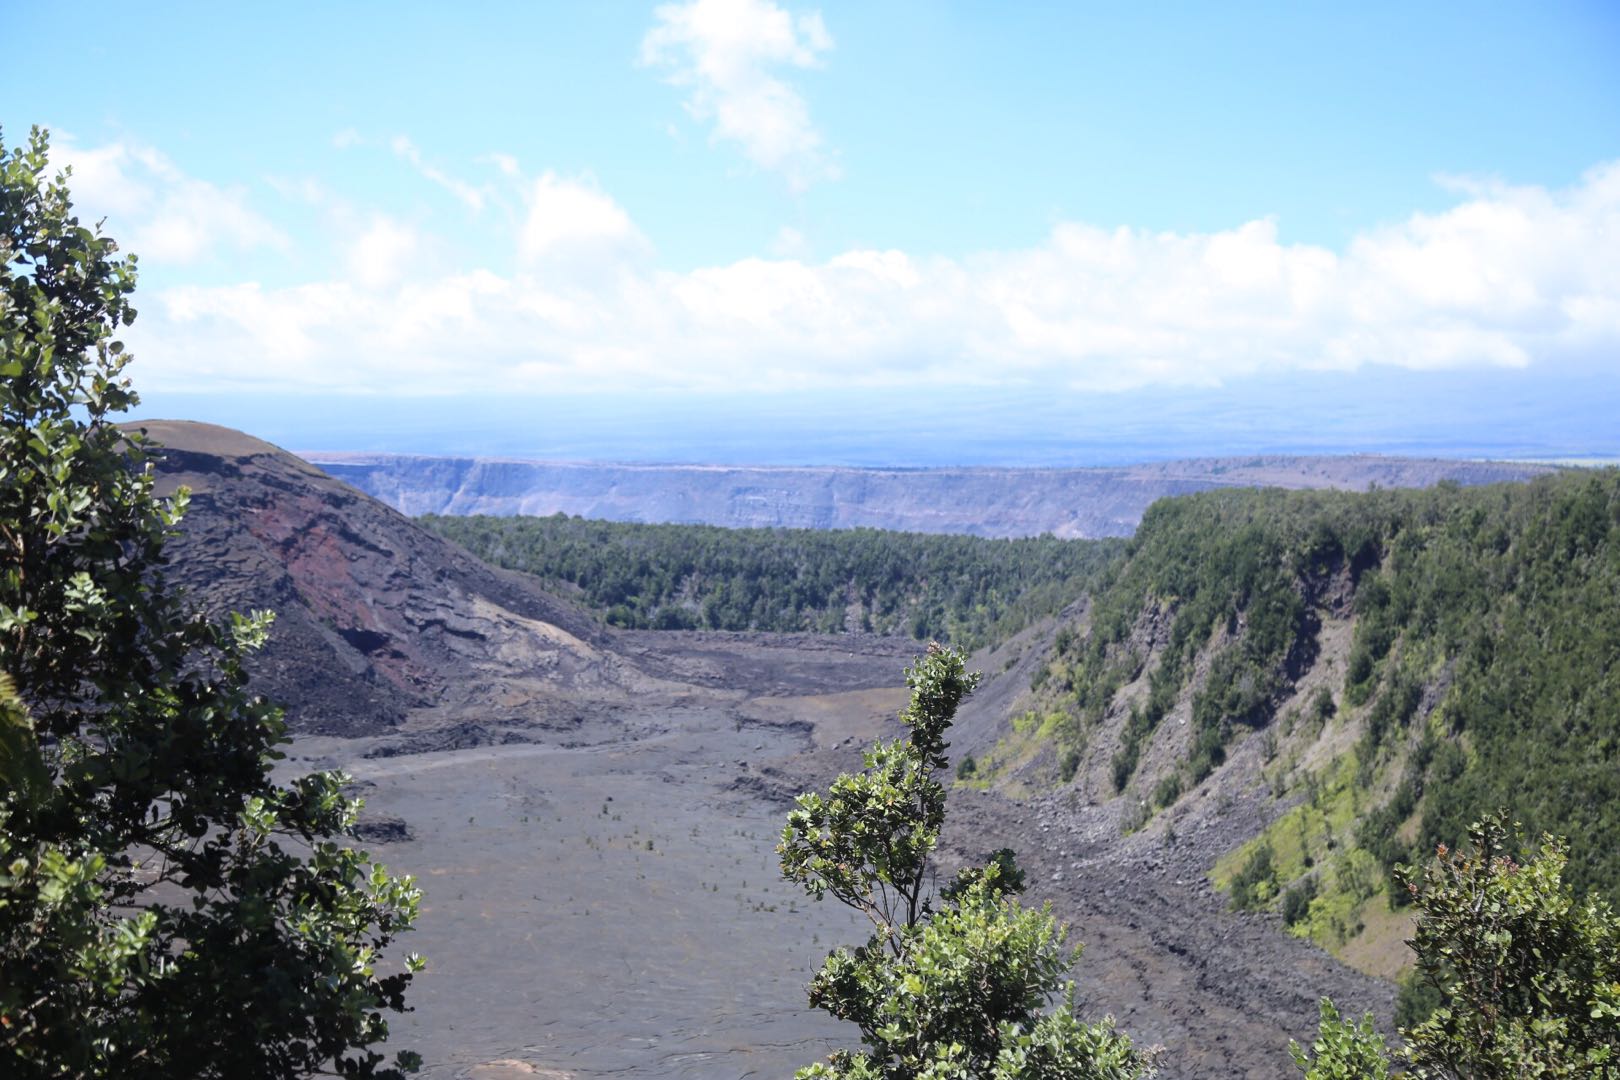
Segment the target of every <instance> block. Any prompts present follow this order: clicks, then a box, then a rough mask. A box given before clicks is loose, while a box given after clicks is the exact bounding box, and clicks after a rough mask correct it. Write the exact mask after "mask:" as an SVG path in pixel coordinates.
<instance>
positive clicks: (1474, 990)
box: [1294, 816, 1620, 1080]
mask: <svg viewBox="0 0 1620 1080" xmlns="http://www.w3.org/2000/svg"><path fill="white" fill-rule="evenodd" d="M1511 843H1512V833H1511V830H1510V829H1509V828H1508V826H1507V825H1506V823H1505V819H1504V818H1502V817H1501V816H1493V817H1487V818H1485V819H1484V820H1482V821H1480V822H1476V823H1475V824H1474V825H1473V826H1472V827H1471V828H1470V830H1469V844H1468V846H1467V848H1466V849H1464V850H1462V851H1451V850H1450V849H1448V848H1446V847H1444V846H1442V847H1440V848H1439V849H1438V851H1437V854H1436V857H1435V858H1434V859H1433V860H1432V861H1431V862H1430V863H1429V864H1428V866H1427V867H1426V868H1425V869H1424V870H1423V871H1422V873H1421V874H1419V873H1418V872H1416V871H1413V870H1410V869H1403V871H1402V876H1403V878H1405V879H1406V883H1407V887H1408V889H1409V890H1410V893H1411V895H1412V898H1413V903H1414V905H1415V907H1416V910H1417V912H1418V919H1417V930H1416V932H1415V934H1414V936H1413V938H1412V941H1411V945H1412V948H1413V950H1414V951H1415V952H1416V954H1417V963H1418V976H1419V978H1420V980H1421V981H1422V982H1423V983H1424V984H1426V985H1427V986H1428V987H1429V988H1430V989H1431V991H1432V993H1433V995H1434V998H1435V1000H1436V1002H1437V1004H1436V1005H1435V1006H1434V1007H1432V1010H1431V1011H1429V1014H1428V1016H1427V1018H1426V1019H1423V1020H1420V1021H1419V1022H1417V1023H1415V1024H1413V1025H1412V1026H1410V1027H1408V1028H1406V1029H1404V1030H1403V1032H1402V1034H1403V1036H1404V1039H1405V1045H1404V1046H1403V1047H1402V1048H1401V1049H1400V1051H1399V1054H1400V1057H1401V1058H1402V1059H1403V1061H1404V1063H1405V1064H1406V1065H1409V1066H1410V1068H1411V1074H1412V1075H1416V1076H1419V1077H1431V1078H1446V1080H1510V1078H1512V1080H1517V1078H1520V1077H1532V1076H1533V1077H1548V1078H1558V1077H1570V1078H1573V1077H1582V1078H1588V1080H1613V1078H1615V1077H1620V919H1617V918H1616V917H1615V914H1614V911H1613V909H1612V908H1611V907H1610V906H1609V905H1608V904H1607V903H1606V902H1602V901H1597V900H1586V901H1581V900H1578V899H1577V898H1576V896H1575V893H1574V891H1573V890H1572V889H1571V888H1570V886H1569V885H1568V884H1567V883H1565V882H1564V880H1563V870H1564V867H1565V865H1566V861H1567V852H1566V848H1565V844H1564V842H1563V841H1562V840H1558V839H1554V838H1553V837H1550V836H1549V837H1544V838H1543V840H1542V845H1541V850H1540V851H1539V852H1538V853H1537V854H1536V855H1534V856H1533V857H1531V858H1529V859H1527V860H1521V859H1520V858H1517V857H1515V856H1514V855H1513V854H1512V853H1511V852H1510V844H1511ZM1313 1049H1314V1050H1315V1052H1316V1057H1315V1059H1314V1060H1312V1059H1311V1058H1310V1057H1309V1056H1308V1055H1306V1054H1304V1053H1303V1052H1301V1051H1300V1050H1299V1049H1298V1047H1295V1048H1294V1058H1295V1061H1296V1062H1298V1063H1299V1065H1300V1066H1301V1067H1302V1068H1303V1069H1305V1070H1306V1076H1307V1077H1308V1078H1317V1077H1360V1076H1384V1075H1386V1074H1387V1072H1388V1067H1389V1066H1388V1058H1387V1055H1386V1054H1385V1052H1384V1049H1383V1045H1382V1040H1381V1039H1380V1038H1378V1037H1377V1036H1376V1035H1375V1033H1374V1032H1373V1030H1372V1026H1371V1021H1370V1018H1369V1019H1368V1020H1364V1021H1363V1023H1362V1025H1361V1026H1360V1027H1359V1028H1356V1027H1353V1026H1351V1025H1348V1024H1344V1023H1342V1022H1340V1021H1339V1019H1338V1014H1337V1012H1336V1011H1335V1010H1334V1009H1333V1006H1332V1003H1331V1002H1328V1001H1324V1002H1323V1003H1322V1024H1321V1034H1320V1037H1319V1038H1318V1040H1317V1042H1316V1044H1315V1046H1314V1047H1313Z"/></svg>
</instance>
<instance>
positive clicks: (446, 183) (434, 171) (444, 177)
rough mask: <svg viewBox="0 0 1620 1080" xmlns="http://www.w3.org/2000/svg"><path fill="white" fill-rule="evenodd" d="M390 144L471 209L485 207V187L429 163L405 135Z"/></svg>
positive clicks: (414, 166) (397, 137)
mask: <svg viewBox="0 0 1620 1080" xmlns="http://www.w3.org/2000/svg"><path fill="white" fill-rule="evenodd" d="M388 145H389V146H390V147H391V148H392V149H393V151H394V154H395V156H396V157H398V158H400V159H401V160H402V161H405V162H407V163H408V164H409V165H410V166H411V168H413V169H415V170H416V171H417V172H418V173H420V174H421V176H422V178H423V179H425V180H429V181H432V182H433V183H435V184H438V185H439V186H440V187H442V188H444V190H446V191H448V192H449V193H450V194H452V195H454V196H455V197H456V198H457V199H460V200H461V201H462V202H463V203H465V204H466V206H467V208H468V209H469V210H472V211H473V212H474V213H476V212H478V211H480V210H482V209H483V208H484V198H485V195H486V192H485V191H484V189H482V188H480V187H476V186H474V185H472V184H469V183H467V182H466V181H465V180H459V179H457V178H456V177H454V176H451V175H450V174H449V173H446V172H445V171H444V170H442V169H439V168H437V167H436V166H433V165H430V164H428V163H427V162H426V161H425V160H423V158H422V151H421V150H419V149H418V148H417V146H416V144H415V143H413V142H412V141H411V140H410V139H408V138H406V137H405V136H404V135H395V136H394V137H393V139H392V140H390V142H389V144H388Z"/></svg>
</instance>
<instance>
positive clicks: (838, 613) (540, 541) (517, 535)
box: [419, 514, 1124, 649]
mask: <svg viewBox="0 0 1620 1080" xmlns="http://www.w3.org/2000/svg"><path fill="white" fill-rule="evenodd" d="M419 520H420V521H421V523H422V524H423V525H426V526H427V527H428V528H430V529H433V530H434V531H435V532H437V533H439V534H440V535H441V536H444V537H447V538H448V539H451V540H454V541H455V542H457V543H459V544H461V545H462V546H463V547H465V548H467V549H468V550H469V551H471V552H472V553H473V554H474V555H477V556H478V557H479V558H481V559H483V560H484V561H486V562H490V563H494V564H495V565H497V566H502V567H505V568H507V569H509V570H520V571H523V572H525V573H529V574H534V575H536V576H538V577H541V578H544V579H547V580H550V581H562V582H568V583H569V584H571V585H574V586H577V587H578V589H579V590H580V593H581V595H582V596H583V598H584V600H585V601H586V602H587V603H589V604H590V605H591V606H592V607H594V608H596V609H597V610H598V611H600V612H602V613H603V615H604V616H605V618H606V619H607V621H608V622H610V623H612V624H614V625H616V626H624V627H632V628H639V629H654V630H688V629H699V628H702V629H711V630H778V631H820V632H826V633H838V632H843V631H846V630H863V631H869V632H875V633H880V634H901V635H906V636H910V637H913V638H916V639H917V640H919V641H925V640H929V639H938V640H940V641H946V642H951V643H953V644H956V645H959V646H962V647H964V648H969V649H973V648H978V647H980V646H982V645H986V644H990V643H992V642H996V641H1000V640H1002V639H1004V638H1006V637H1009V636H1011V635H1012V634H1015V633H1017V632H1018V631H1019V630H1021V629H1023V628H1024V627H1025V626H1027V625H1029V624H1030V623H1031V622H1034V621H1035V620H1037V619H1040V618H1042V617H1044V616H1048V615H1055V614H1056V613H1057V612H1059V611H1060V610H1062V609H1063V607H1064V606H1065V605H1066V604H1068V603H1070V602H1071V601H1073V600H1074V599H1076V598H1077V597H1078V596H1080V595H1081V594H1082V593H1083V592H1084V591H1085V589H1086V588H1087V586H1088V585H1089V584H1090V583H1091V581H1092V580H1093V579H1094V577H1095V576H1096V575H1097V573H1099V572H1100V571H1101V570H1102V569H1103V568H1104V567H1105V566H1107V565H1108V564H1109V563H1110V562H1111V561H1112V560H1113V559H1114V558H1116V557H1117V556H1118V554H1119V553H1120V552H1121V551H1122V550H1123V547H1124V545H1123V543H1122V542H1120V541H1117V540H1059V539H1057V538H1055V537H1052V536H1039V537H1031V538H1026V539H1017V540H992V539H986V538H984V537H976V536H949V535H940V534H933V533H904V532H888V531H885V530H881V529H726V528H721V527H719V526H714V525H642V524H632V523H626V522H613V521H590V520H586V519H583V518H577V517H567V516H565V515H562V514H556V515H553V516H551V517H478V516H475V517H439V516H435V515H428V516H426V517H423V518H421V519H419Z"/></svg>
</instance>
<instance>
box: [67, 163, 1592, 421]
mask: <svg viewBox="0 0 1620 1080" xmlns="http://www.w3.org/2000/svg"><path fill="white" fill-rule="evenodd" d="M64 156H68V155H64ZM71 157H72V159H73V161H74V163H75V165H76V175H75V178H74V181H73V188H74V194H75V198H76V199H77V200H78V202H79V204H80V206H81V208H82V209H83V210H84V212H85V213H86V215H87V216H88V217H89V218H90V219H92V220H93V219H94V218H95V217H96V216H99V215H100V214H103V213H106V214H111V215H112V216H113V217H114V221H113V223H112V226H111V231H112V232H113V234H114V235H116V236H119V237H120V238H124V237H125V236H127V235H129V231H130V230H129V226H133V234H134V236H135V237H136V239H135V240H133V241H132V242H131V243H130V245H129V246H130V247H131V249H133V250H139V251H141V252H142V254H146V253H147V249H146V248H143V247H142V246H141V244H142V243H143V242H151V241H153V240H154V239H161V238H163V237H167V240H166V242H160V243H157V244H156V249H157V250H158V251H159V252H160V253H162V254H163V255H164V257H167V258H169V259H171V260H179V259H183V258H186V257H193V258H194V257H198V256H200V255H201V254H203V253H205V252H221V251H228V250H229V249H231V248H242V249H245V250H249V251H258V250H260V249H263V248H265V247H271V248H276V247H285V246H286V245H287V241H286V240H285V238H284V237H283V236H282V234H281V233H279V232H278V231H277V230H276V229H274V228H273V227H272V226H270V225H269V224H268V223H267V222H266V221H265V220H264V219H263V218H262V217H260V216H259V215H258V214H257V213H256V211H254V210H253V209H252V208H251V207H249V206H248V205H247V201H246V196H245V195H244V194H243V193H241V192H239V191H235V190H233V189H222V188H219V187H216V186H214V185H210V184H208V183H206V182H204V181H201V180H198V179H196V178H193V177H189V176H186V175H184V174H183V173H181V172H180V170H179V169H178V168H177V167H175V166H174V165H173V163H172V162H169V161H168V160H167V159H166V158H164V157H162V155H160V154H157V153H156V152H155V151H151V150H149V149H145V148H140V147H135V146H132V145H127V144H122V143H120V144H114V145H112V146H108V147H101V148H94V149H77V150H74V151H72V153H71ZM497 168H499V166H498V165H497ZM513 179H514V181H516V182H520V183H522V185H523V187H522V193H523V194H522V200H521V206H520V207H519V210H518V213H517V215H516V217H515V219H514V227H513V230H512V233H511V240H510V243H511V256H512V263H511V265H512V266H513V267H515V269H513V270H511V271H509V272H506V273H495V272H493V271H491V270H488V269H473V270H464V269H458V270H457V271H455V272H449V271H446V270H444V269H443V268H445V267H453V266H457V267H459V266H463V265H465V262H464V260H460V259H458V258H457V257H456V254H457V251H458V247H457V239H458V238H457V237H456V235H455V234H454V233H450V232H434V231H432V230H431V229H430V228H428V226H427V224H426V223H424V222H420V221H418V222H414V223H405V222H401V221H399V220H397V219H395V218H392V217H389V216H386V215H383V214H380V213H376V212H373V211H370V210H366V209H364V208H358V209H357V208H354V207H351V206H347V205H344V206H342V207H337V208H334V207H333V206H331V205H326V203H328V202H330V199H327V198H326V197H325V196H322V195H321V193H320V192H318V191H315V192H312V193H311V195H310V197H311V198H312V199H315V200H316V203H315V204H308V203H302V202H301V200H300V201H299V202H296V203H295V202H294V201H291V200H290V201H289V202H288V203H286V204H285V205H284V209H285V208H286V207H287V206H295V207H296V206H298V205H302V206H304V207H306V208H307V209H306V211H305V212H309V213H316V214H322V215H325V216H326V217H327V218H328V221H327V223H326V226H325V227H324V228H323V229H319V230H310V231H313V232H316V233H319V234H322V235H325V236H327V237H330V242H331V243H332V244H333V245H334V247H335V256H336V257H335V258H333V259H331V260H329V263H330V264H331V265H335V266H338V267H339V268H340V271H339V272H338V273H337V274H336V275H335V276H334V277H333V278H332V279H330V280H318V281H309V282H306V283H304V284H299V285H294V286H289V287H279V288H272V287H268V286H261V285H257V284H236V285H227V286H219V287H209V286H202V285H189V286H186V287H178V288H168V289H162V288H157V289H152V288H147V289H143V292H142V296H143V298H144V299H143V301H142V302H141V304H140V307H141V311H142V314H141V318H140V321H139V322H138V323H137V324H136V326H135V327H134V328H133V331H134V332H133V333H132V334H131V335H130V343H131V345H132V346H133V347H135V349H136V350H137V352H138V353H139V354H140V365H139V368H138V370H137V377H138V379H139V380H140V382H141V384H142V385H143V386H152V387H153V388H180V387H183V388H188V389H197V388H207V387H214V388H224V387H261V388H277V389H304V390H311V391H315V390H365V391H371V392H384V393H412V394H431V393H442V392H452V391H466V390H484V391H488V390H491V389H493V388H499V389H500V390H501V391H502V392H505V393H534V392H548V391H558V390H590V389H598V388H614V389H616V388H620V387H622V386H624V385H625V384H626V383H630V382H633V383H634V384H635V385H638V386H647V387H654V386H656V387H669V388H675V389H681V388H712V389H726V390H740V391H746V390H757V391H765V390H782V389H791V388H797V387H828V388H833V387H838V388H856V387H863V386H864V387H893V388H905V387H912V386H916V385H919V383H920V382H921V381H922V380H927V381H928V382H929V383H930V384H932V385H941V386H943V385H957V386H976V385H1020V386H1027V387H1034V388H1038V389H1042V390H1048V389H1049V390H1050V391H1051V392H1054V393H1056V392H1061V391H1062V390H1063V389H1064V388H1067V387H1086V388H1097V389H1123V388H1130V387H1143V386H1170V385H1190V384H1206V385H1207V384H1215V383H1219V382H1222V381H1223V380H1230V379H1234V378H1239V377H1243V376H1246V375H1253V374H1265V373H1287V372H1292V371H1300V370H1323V369H1336V370H1354V369H1356V368H1359V367H1362V366H1366V365H1372V364H1379V365H1397V366H1402V367H1407V368H1437V367H1448V368H1479V367H1491V366H1496V367H1500V366H1518V367H1530V368H1532V369H1535V368H1551V367H1555V366H1557V365H1561V364H1570V365H1576V364H1584V365H1586V366H1587V367H1588V368H1592V367H1594V366H1596V367H1597V369H1599V370H1602V369H1604V367H1605V366H1607V367H1614V366H1615V365H1616V360H1615V359H1614V358H1615V357H1616V356H1620V243H1617V242H1616V239H1617V238H1620V162H1616V163H1611V164H1607V165H1603V166H1601V167H1598V168H1595V169H1593V170H1591V171H1590V172H1589V173H1587V174H1586V175H1585V176H1583V177H1582V178H1581V179H1580V180H1579V181H1578V182H1577V183H1575V184H1573V185H1571V186H1570V187H1568V188H1566V189H1561V190H1557V189H1547V188H1542V187H1534V186H1518V187H1515V186H1509V185H1505V184H1500V183H1493V184H1474V185H1469V186H1453V187H1452V188H1450V189H1449V190H1451V191H1452V192H1453V194H1454V196H1455V202H1454V204H1453V205H1452V206H1451V207H1450V208H1448V209H1446V210H1444V211H1442V212H1438V213H1425V214H1414V215H1412V216H1411V217H1410V218H1408V219H1407V220H1405V221H1402V222H1399V223H1396V224H1391V225H1387V226H1383V227H1379V228H1376V229H1370V230H1367V231H1365V232H1363V233H1361V234H1360V235H1358V236H1356V237H1355V238H1354V239H1353V240H1352V241H1351V242H1350V243H1349V244H1348V245H1346V246H1345V248H1344V249H1343V250H1342V251H1335V250H1330V249H1328V248H1325V247H1320V246H1316V245H1309V244H1297V243H1289V242H1287V241H1286V240H1285V239H1284V238H1283V236H1282V234H1281V230H1280V228H1279V225H1278V223H1277V222H1275V221H1271V220H1258V221H1252V222H1247V223H1243V224H1239V225H1237V226H1235V227H1233V228H1230V229H1225V230H1220V231H1216V232H1208V233H1170V232H1153V231H1147V230H1139V229H1129V228H1112V229H1107V228H1099V227H1097V226H1093V225H1089V224H1086V223H1083V222H1063V223H1060V224H1058V225H1057V226H1055V227H1054V228H1053V229H1052V230H1051V232H1050V233H1049V234H1048V235H1047V236H1046V237H1044V238H1043V239H1042V240H1041V241H1040V242H1039V243H1037V244H1034V245H1032V246H1029V247H1025V248H1020V249H1011V250H1002V251H986V252H980V253H977V254H971V255H966V256H962V257H957V258H947V257H929V258H923V257H918V256H914V255H911V254H908V253H906V252H903V251H893V250H855V251H847V252H844V253H842V254H839V255H837V256H835V257H832V258H829V259H825V260H821V261H813V260H810V259H808V258H807V257H806V256H805V254H804V252H803V249H802V246H801V245H802V243H803V237H801V236H797V235H796V234H795V233H794V232H793V231H792V230H790V229H786V230H783V231H782V232H781V233H780V234H779V235H778V236H777V238H776V241H777V253H776V254H775V255H773V256H772V257H758V258H746V259H741V260H738V261H735V262H731V263H728V264H725V265H718V266H705V267H697V268H695V269H689V270H682V271H679V272H677V271H673V270H660V269H657V268H656V267H655V265H654V263H653V261H652V259H651V257H650V256H651V254H652V251H653V249H652V246H651V244H650V243H649V241H648V240H647V238H646V237H645V236H644V235H643V234H642V232H641V230H640V229H639V228H638V227H637V225H636V222H635V221H634V220H633V219H632V217H631V216H630V214H629V213H628V212H627V211H626V209H625V208H624V207H623V206H621V205H620V204H619V203H618V202H617V201H615V200H614V199H613V197H612V196H611V195H610V194H609V193H608V192H605V191H603V190H601V189H600V188H599V187H598V186H597V184H596V183H595V182H594V181H593V180H591V179H590V178H588V177H584V178H581V177H566V176H560V175H558V174H556V173H551V172H548V173H545V174H543V175H541V176H540V177H538V178H533V179H522V178H521V177H514V178H513ZM289 190H292V189H289ZM299 190H302V189H301V188H300V189H299ZM323 199H325V202H323V201H322V200H323ZM188 230H189V231H188ZM306 254H308V255H313V256H317V257H314V258H305V259H303V260H301V261H302V263H303V264H304V265H323V264H325V263H324V262H323V260H321V259H320V258H318V256H319V254H320V253H319V252H314V253H303V252H300V255H301V256H302V255H306ZM169 276H170V278H171V279H174V277H175V275H174V274H173V273H171V274H170V275H169ZM242 276H243V277H244V278H247V277H259V276H260V275H257V274H243V275H242Z"/></svg>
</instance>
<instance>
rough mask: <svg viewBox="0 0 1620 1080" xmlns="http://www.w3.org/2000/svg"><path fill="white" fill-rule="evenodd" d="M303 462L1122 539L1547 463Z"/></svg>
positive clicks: (357, 479)
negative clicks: (1247, 493)
mask: <svg viewBox="0 0 1620 1080" xmlns="http://www.w3.org/2000/svg"><path fill="white" fill-rule="evenodd" d="M303 457H304V458H305V460H307V461H309V462H311V463H312V464H315V465H317V466H319V467H320V468H321V469H323V470H325V471H326V472H327V473H329V474H330V475H332V476H334V477H336V478H338V479H340V480H343V481H345V482H346V483H349V484H351V485H353V486H354V487H357V488H359V489H360V490H362V491H364V492H366V493H367V494H369V495H371V496H373V497H375V498H377V499H380V500H382V501H383V502H385V503H387V504H388V505H390V506H392V507H394V508H395V509H396V510H400V511H402V512H403V513H406V514H412V515H416V514H427V513H434V514H500V515H510V514H536V515H546V514H555V513H565V514H577V515H579V516H581V517H588V518H600V519H604V520H608V521H639V522H668V523H677V524H705V525H724V526H728V527H733V528H746V527H766V528H769V527H791V528H812V529H836V528H856V527H863V526H865V527H871V528H879V529H899V530H906V531H913V532H931V533H966V534H970V535H976V536H993V537H994V536H1037V535H1039V534H1041V533H1047V532H1049V533H1052V534H1054V535H1056V536H1061V537H1100V536H1128V535H1130V534H1131V533H1132V532H1133V531H1134V530H1135V528H1136V525H1137V523H1138V522H1139V521H1141V519H1142V512H1143V511H1144V510H1146V509H1147V507H1148V506H1149V505H1150V504H1151V503H1153V502H1154V501H1155V500H1156V499H1160V498H1163V497H1165V496H1167V495H1184V494H1187V493H1189V492H1194V491H1204V490H1208V489H1210V488H1216V487H1248V486H1271V487H1285V488H1341V489H1350V490H1364V489H1365V488H1367V487H1368V485H1370V484H1377V485H1378V486H1380V487H1426V486H1429V485H1431V484H1436V483H1439V482H1440V481H1443V480H1451V481H1455V482H1456V483H1459V484H1463V485H1471V484H1486V483H1496V482H1499V481H1503V480H1522V479H1528V478H1530V477H1532V476H1536V475H1539V474H1541V473H1543V472H1546V471H1548V470H1547V469H1546V468H1545V467H1543V466H1536V465H1521V464H1513V463H1501V462H1474V461H1445V460H1439V459H1424V458H1387V457H1373V456H1355V457H1283V456H1270V457H1249V458H1214V459H1200V460H1188V461H1169V462H1160V463H1156V464H1151V465H1135V466H1130V467H1126V468H1109V469H993V468H984V469H968V468H964V469H848V468H775V467H773V468H747V467H733V466H706V465H598V464H588V463H572V462H543V461H517V460H504V459H487V458H443V457H415V456H408V455H392V454H338V453H313V452H311V453H305V454H304V455H303Z"/></svg>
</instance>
